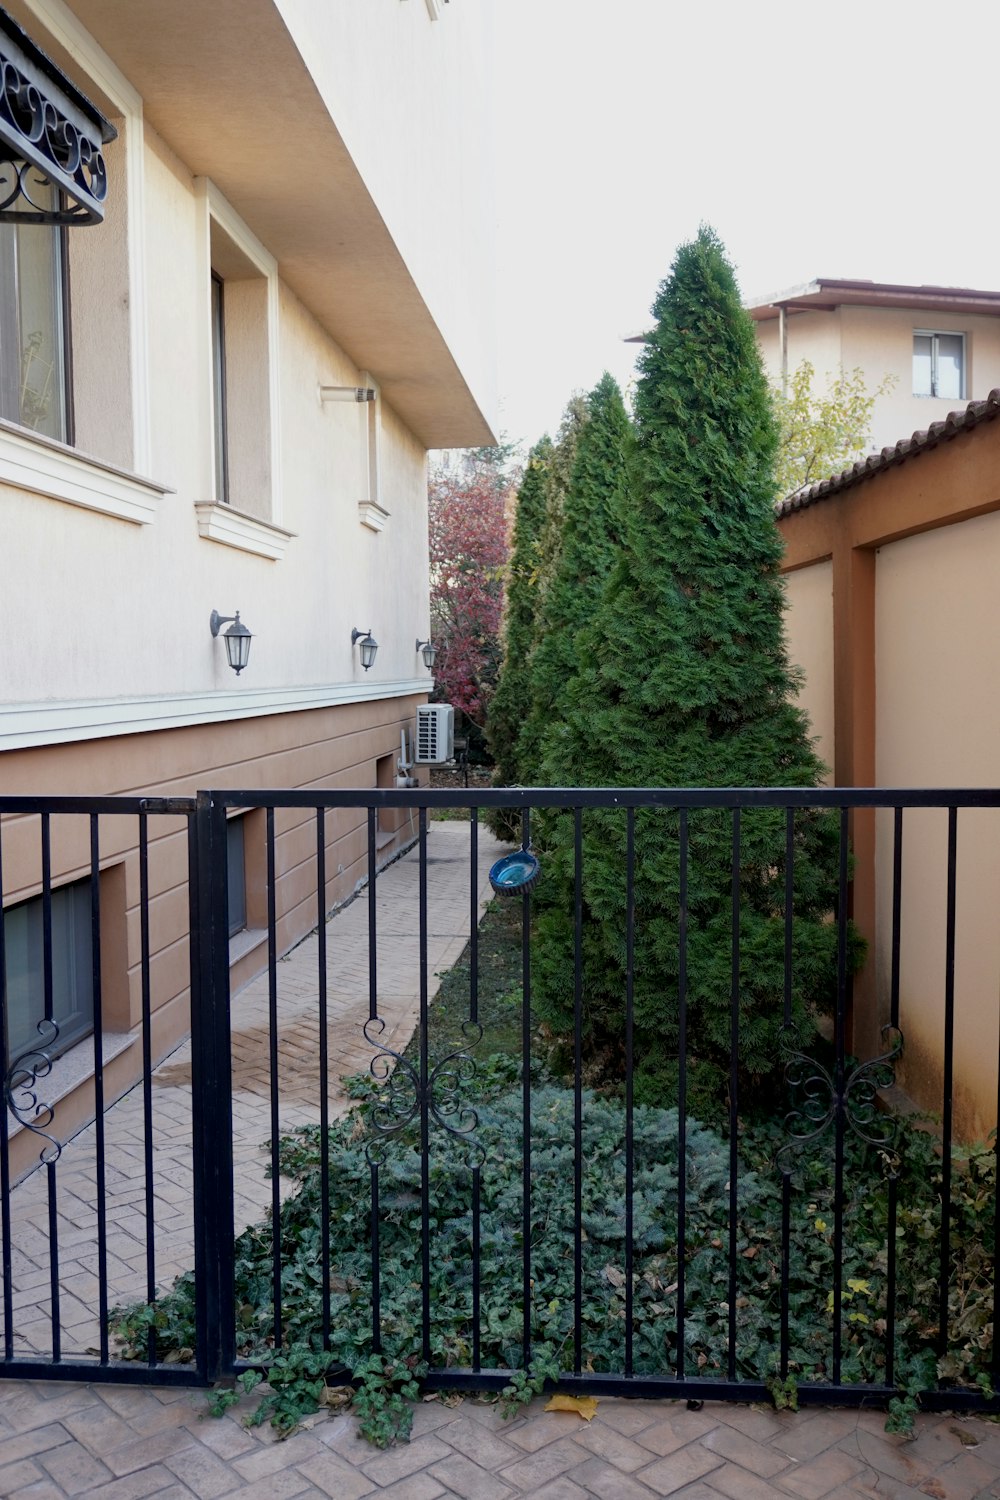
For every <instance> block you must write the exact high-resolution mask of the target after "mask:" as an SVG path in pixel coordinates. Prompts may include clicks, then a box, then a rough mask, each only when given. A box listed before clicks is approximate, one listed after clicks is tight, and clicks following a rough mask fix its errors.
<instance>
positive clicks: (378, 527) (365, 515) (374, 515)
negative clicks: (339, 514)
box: [358, 500, 390, 531]
mask: <svg viewBox="0 0 1000 1500" xmlns="http://www.w3.org/2000/svg"><path fill="white" fill-rule="evenodd" d="M389 515H390V512H389V511H387V510H384V509H383V508H382V506H381V505H378V504H376V502H375V501H374V500H359V501H358V516H359V518H360V520H361V524H362V526H367V527H368V530H369V531H384V530H385V523H386V521H388V519H389Z"/></svg>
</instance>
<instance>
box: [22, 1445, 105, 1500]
mask: <svg viewBox="0 0 1000 1500" xmlns="http://www.w3.org/2000/svg"><path fill="white" fill-rule="evenodd" d="M38 1460H39V1462H40V1463H41V1464H42V1466H43V1468H44V1469H45V1471H46V1473H47V1474H48V1475H49V1477H50V1479H54V1480H55V1482H56V1484H58V1485H61V1486H62V1488H63V1489H64V1490H65V1491H66V1494H67V1495H82V1494H83V1492H84V1491H85V1490H92V1489H96V1488H97V1486H98V1485H101V1486H104V1485H106V1484H109V1483H110V1482H111V1480H112V1479H113V1478H114V1475H113V1474H112V1473H111V1471H110V1470H109V1469H107V1468H105V1466H104V1464H102V1463H99V1462H98V1460H97V1459H96V1458H94V1456H93V1455H92V1454H90V1453H88V1452H87V1450H86V1448H84V1447H83V1446H82V1445H81V1444H80V1443H63V1444H62V1446H61V1447H59V1448H55V1449H53V1451H52V1452H51V1453H40V1454H39V1455H38Z"/></svg>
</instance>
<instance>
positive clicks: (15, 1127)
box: [7, 1031, 139, 1149]
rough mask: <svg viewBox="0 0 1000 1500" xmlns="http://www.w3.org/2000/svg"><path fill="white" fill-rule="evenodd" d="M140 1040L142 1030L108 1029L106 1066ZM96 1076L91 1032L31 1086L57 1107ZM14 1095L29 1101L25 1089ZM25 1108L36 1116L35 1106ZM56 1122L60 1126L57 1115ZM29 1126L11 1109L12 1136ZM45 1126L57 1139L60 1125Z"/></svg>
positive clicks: (103, 1056)
mask: <svg viewBox="0 0 1000 1500" xmlns="http://www.w3.org/2000/svg"><path fill="white" fill-rule="evenodd" d="M138 1040H139V1033H138V1032H135V1031H106V1032H105V1033H104V1037H103V1041H102V1045H101V1059H102V1062H103V1064H104V1066H105V1067H107V1066H108V1063H110V1062H111V1061H112V1059H113V1058H116V1057H119V1056H120V1055H121V1053H123V1052H125V1051H127V1049H128V1048H129V1047H131V1046H132V1045H133V1044H134V1043H135V1042H137V1041H138ZM42 1050H44V1049H42ZM93 1076H94V1038H93V1036H92V1035H91V1036H85V1037H84V1038H83V1041H81V1042H77V1044H76V1046H75V1047H70V1049H69V1051H68V1052H64V1053H63V1055H62V1057H57V1058H56V1060H55V1062H54V1063H53V1064H52V1071H51V1072H50V1073H49V1074H47V1075H46V1077H44V1078H39V1080H38V1082H37V1083H36V1084H35V1085H34V1086H32V1087H31V1092H32V1093H33V1094H36V1095H37V1096H38V1101H39V1103H40V1104H47V1105H49V1106H50V1108H52V1109H55V1107H56V1105H57V1104H58V1103H59V1100H60V1099H65V1098H66V1096H67V1094H71V1093H72V1092H73V1090H74V1089H76V1088H79V1086H80V1084H81V1083H85V1082H86V1081H87V1079H89V1078H93ZM14 1096H15V1102H16V1103H18V1104H20V1103H21V1102H22V1101H23V1102H24V1103H25V1104H27V1103H28V1100H27V1098H26V1091H25V1090H24V1089H15V1090H14ZM24 1112H25V1114H26V1115H28V1116H29V1118H31V1119H33V1118H34V1111H33V1110H31V1109H28V1108H26V1109H25V1111H24ZM53 1123H54V1124H55V1126H57V1127H58V1124H59V1117H58V1115H57V1116H56V1118H55V1120H54V1122H53ZM27 1128H28V1126H27V1125H25V1124H23V1123H22V1121H20V1120H19V1119H18V1118H17V1116H16V1115H14V1114H12V1113H11V1111H10V1110H9V1109H8V1111H7V1129H8V1131H9V1133H10V1135H11V1137H13V1136H15V1135H17V1134H18V1133H19V1132H20V1131H22V1130H26V1129H27ZM44 1128H45V1129H46V1130H47V1131H48V1133H49V1135H54V1136H55V1137H56V1139H57V1140H58V1138H59V1132H58V1129H55V1130H54V1129H53V1128H52V1126H51V1125H49V1126H46V1127H44ZM44 1144H45V1142H44V1141H39V1149H41V1147H42V1146H43V1145H44Z"/></svg>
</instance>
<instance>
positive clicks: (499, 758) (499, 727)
mask: <svg viewBox="0 0 1000 1500" xmlns="http://www.w3.org/2000/svg"><path fill="white" fill-rule="evenodd" d="M552 453H553V443H552V439H551V438H549V437H543V438H541V439H540V441H539V442H537V443H536V444H535V446H534V448H532V450H531V453H530V454H529V455H528V463H527V467H526V468H525V471H524V478H523V479H522V481H521V488H520V489H519V490H518V494H517V511H516V513H515V518H514V530H513V535H512V538H511V554H510V563H509V566H508V571H507V598H506V607H505V616H504V632H503V658H502V664H501V667H500V676H499V679H498V681H497V686H496V691H495V693H494V694H493V698H492V701H491V703H490V711H489V718H488V720H487V728H486V733H487V738H488V740H489V746H490V753H491V754H492V756H493V760H494V762H495V767H496V769H495V772H494V780H495V782H496V783H497V785H498V786H516V785H518V784H519V783H520V781H521V766H520V761H519V760H518V755H517V743H518V739H519V736H520V733H521V729H522V726H523V724H524V720H525V717H526V715H527V713H528V708H529V706H530V702H531V698H530V681H529V677H528V656H529V653H530V651H531V646H532V642H533V640H534V619H535V599H536V594H537V589H538V539H539V535H540V533H541V530H542V526H543V524H544V521H545V505H546V487H547V483H548V473H549V465H550V463H551V460H552ZM489 821H490V822H491V825H492V824H493V823H494V820H493V819H490V820H489ZM501 823H502V824H503V827H501ZM495 831H497V832H498V833H499V832H505V831H507V830H506V822H505V821H504V820H503V819H499V820H497V821H496V830H495Z"/></svg>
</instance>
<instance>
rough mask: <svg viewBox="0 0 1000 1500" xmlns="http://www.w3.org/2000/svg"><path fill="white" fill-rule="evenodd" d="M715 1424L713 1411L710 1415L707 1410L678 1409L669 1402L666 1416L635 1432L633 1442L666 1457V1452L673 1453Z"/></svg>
mask: <svg viewBox="0 0 1000 1500" xmlns="http://www.w3.org/2000/svg"><path fill="white" fill-rule="evenodd" d="M716 1426H718V1419H717V1417H716V1416H715V1414H714V1412H713V1413H712V1415H711V1416H710V1415H709V1414H708V1412H707V1411H680V1410H678V1408H677V1407H676V1406H674V1405H673V1403H671V1406H670V1408H669V1409H668V1412H667V1415H666V1416H664V1417H661V1418H660V1419H659V1420H658V1421H654V1422H652V1423H651V1424H650V1426H648V1427H644V1428H643V1429H642V1431H641V1432H637V1433H636V1435H635V1442H637V1443H639V1444H640V1445H641V1446H642V1447H643V1448H648V1449H649V1450H650V1452H651V1453H659V1454H660V1456H661V1457H663V1458H666V1456H667V1454H668V1453H675V1452H676V1451H677V1449H678V1448H683V1447H685V1446H686V1444H688V1443H690V1442H692V1441H693V1440H694V1439H696V1438H700V1437H703V1436H704V1435H705V1433H706V1432H711V1431H712V1429H713V1428H714V1427H716Z"/></svg>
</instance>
